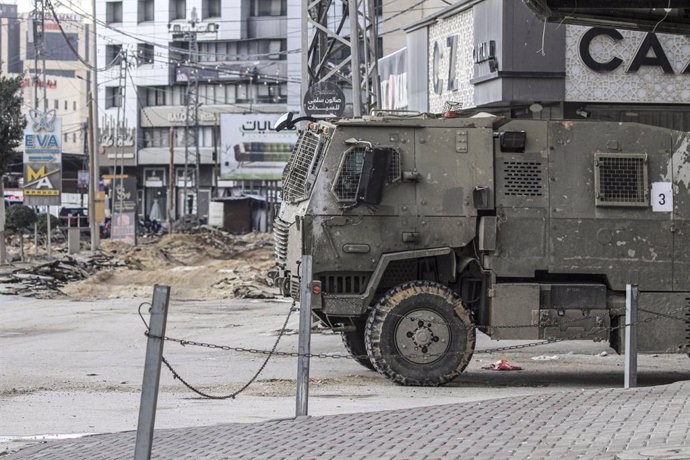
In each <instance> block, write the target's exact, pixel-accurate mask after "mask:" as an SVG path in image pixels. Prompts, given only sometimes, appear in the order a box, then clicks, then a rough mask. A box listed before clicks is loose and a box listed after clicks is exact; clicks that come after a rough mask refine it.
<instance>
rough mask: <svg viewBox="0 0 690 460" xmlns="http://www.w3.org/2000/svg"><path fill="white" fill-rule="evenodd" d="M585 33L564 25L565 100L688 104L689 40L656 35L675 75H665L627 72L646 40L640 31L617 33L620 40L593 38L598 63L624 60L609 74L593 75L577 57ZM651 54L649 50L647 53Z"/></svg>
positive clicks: (649, 71) (652, 70)
mask: <svg viewBox="0 0 690 460" xmlns="http://www.w3.org/2000/svg"><path fill="white" fill-rule="evenodd" d="M587 30H588V27H583V26H567V30H566V51H565V53H566V54H565V72H566V79H565V98H566V100H567V101H591V102H643V103H644V102H646V103H674V104H678V103H688V102H690V74H683V73H682V72H683V69H685V67H686V66H687V65H688V62H690V38H688V37H686V36H681V35H667V34H658V38H659V41H660V42H661V46H662V47H663V48H664V51H665V52H666V56H667V57H668V60H669V62H670V63H671V66H672V67H673V70H674V71H675V74H674V75H670V74H664V72H663V71H662V70H661V68H660V67H649V66H642V67H641V68H640V70H638V71H637V72H633V73H626V69H627V68H628V66H629V65H630V63H631V62H632V60H633V57H634V56H635V54H636V53H637V51H638V48H639V46H640V44H641V43H642V40H643V39H644V37H645V33H643V32H632V31H629V30H620V31H619V32H620V33H621V34H622V35H623V40H619V41H614V40H612V39H611V38H609V37H607V36H598V37H596V38H595V39H594V40H593V41H592V43H591V45H590V50H591V55H592V57H593V58H594V59H595V60H596V61H598V62H607V61H609V60H610V59H611V58H613V57H614V56H615V57H618V58H620V59H622V60H623V64H621V65H620V66H619V67H618V68H617V69H615V70H613V71H611V72H595V71H593V70H592V69H590V68H589V67H587V66H586V65H585V64H584V63H583V62H582V59H581V58H580V54H579V43H580V37H581V36H582V35H583V34H584V33H585V31H587ZM650 53H651V51H650Z"/></svg>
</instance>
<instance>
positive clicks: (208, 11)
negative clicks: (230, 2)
mask: <svg viewBox="0 0 690 460" xmlns="http://www.w3.org/2000/svg"><path fill="white" fill-rule="evenodd" d="M219 17H220V0H203V3H202V6H201V18H202V19H206V18H219Z"/></svg>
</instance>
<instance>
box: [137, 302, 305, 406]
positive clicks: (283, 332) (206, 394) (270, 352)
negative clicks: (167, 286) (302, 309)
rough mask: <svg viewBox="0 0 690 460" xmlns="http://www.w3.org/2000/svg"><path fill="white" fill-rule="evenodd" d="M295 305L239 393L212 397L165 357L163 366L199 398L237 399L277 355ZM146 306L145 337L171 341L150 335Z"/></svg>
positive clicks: (293, 305) (293, 304) (291, 307)
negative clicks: (271, 344)
mask: <svg viewBox="0 0 690 460" xmlns="http://www.w3.org/2000/svg"><path fill="white" fill-rule="evenodd" d="M295 304H296V301H294V300H293V302H292V305H291V306H290V309H289V310H288V314H287V316H286V317H285V322H284V323H283V327H281V328H280V331H279V332H278V337H277V338H276V341H275V343H274V344H273V347H272V348H271V350H270V351H268V352H265V351H263V353H264V354H266V359H265V360H264V362H263V363H262V364H261V366H260V367H259V370H257V371H256V373H255V374H254V375H253V376H252V378H251V379H249V381H248V382H247V383H245V384H244V385H243V386H242V387H241V388H240V389H239V390H237V391H235V392H233V393H230V394H227V395H223V396H217V395H211V394H208V393H205V392H203V391H201V390H199V389H198V388H196V387H194V386H193V385H192V384H190V383H189V382H187V381H186V380H185V379H184V378H182V376H180V374H179V373H178V372H177V371H176V370H175V369H174V368H173V366H172V365H171V364H170V363H169V362H168V360H167V359H165V357H164V356H162V357H161V359H162V361H163V364H165V366H166V367H167V368H168V370H169V371H170V372H171V373H172V375H173V379H175V380H179V381H180V382H182V384H183V385H184V386H185V387H187V388H188V389H189V390H191V391H193V392H194V393H196V394H198V395H199V396H202V397H204V398H207V399H218V400H221V399H235V397H236V396H237V395H239V394H240V393H242V392H243V391H244V390H246V389H247V388H249V386H250V385H251V384H252V383H254V381H255V380H256V379H257V378H258V377H259V375H260V374H261V372H263V370H264V368H265V367H266V365H267V364H268V361H269V360H270V359H271V357H272V356H273V355H274V353H276V348H278V343H280V339H281V338H282V337H283V335H284V334H285V330H286V328H287V324H288V321H290V315H291V314H292V312H293V311H294V310H295ZM144 305H151V304H150V303H148V302H143V303H141V304H140V305H139V316H140V317H141V319H142V321H144V324H145V325H146V332H145V333H144V335H146V336H147V337H150V338H158V339H161V338H162V339H165V340H171V339H167V338H165V337H160V336H155V335H152V334H150V332H149V331H150V329H149V326H148V324H147V323H146V320H145V319H144V316H143V315H142V314H141V307H142V306H144ZM175 341H176V340H175ZM182 345H184V344H182ZM212 348H218V347H212Z"/></svg>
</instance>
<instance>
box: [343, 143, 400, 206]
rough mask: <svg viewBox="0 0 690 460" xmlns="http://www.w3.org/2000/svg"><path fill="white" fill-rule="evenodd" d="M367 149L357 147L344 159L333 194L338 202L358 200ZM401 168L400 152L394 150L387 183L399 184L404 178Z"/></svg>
mask: <svg viewBox="0 0 690 460" xmlns="http://www.w3.org/2000/svg"><path fill="white" fill-rule="evenodd" d="M366 151H367V150H366V148H365V147H355V148H353V149H352V150H349V151H348V152H347V153H345V156H344V157H343V160H342V163H341V166H340V170H339V172H338V177H337V178H336V180H335V183H334V184H333V193H334V194H335V196H336V197H337V198H338V201H340V202H343V203H354V202H355V201H356V200H357V189H358V188H359V181H360V179H361V177H362V167H363V166H364V155H365V153H366ZM401 169H402V168H401V167H400V152H398V151H397V150H393V151H392V152H391V159H390V162H389V164H388V174H387V176H386V183H387V184H392V183H395V182H399V181H400V178H401V176H402V171H401Z"/></svg>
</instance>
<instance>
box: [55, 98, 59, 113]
mask: <svg viewBox="0 0 690 460" xmlns="http://www.w3.org/2000/svg"><path fill="white" fill-rule="evenodd" d="M59 108H60V101H58V100H57V99H55V110H58V109H59Z"/></svg>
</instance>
